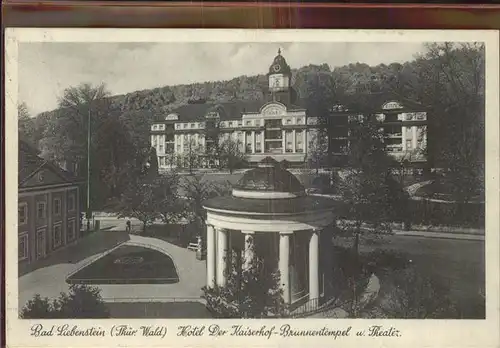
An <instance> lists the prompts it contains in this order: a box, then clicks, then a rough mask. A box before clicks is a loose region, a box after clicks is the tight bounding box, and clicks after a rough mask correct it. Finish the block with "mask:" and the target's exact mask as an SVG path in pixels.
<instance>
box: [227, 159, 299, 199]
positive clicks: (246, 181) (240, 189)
mask: <svg viewBox="0 0 500 348" xmlns="http://www.w3.org/2000/svg"><path fill="white" fill-rule="evenodd" d="M304 195H305V189H304V186H303V185H302V184H301V183H300V181H299V180H298V179H297V177H295V175H293V174H292V173H290V172H289V171H288V170H286V169H282V168H280V167H278V166H265V167H257V168H254V169H251V170H249V171H247V172H246V173H245V174H244V175H243V177H242V178H241V179H240V180H239V181H238V182H237V183H236V185H235V186H234V188H233V196H234V197H240V198H261V199H270V198H271V199H276V198H294V197H301V196H304Z"/></svg>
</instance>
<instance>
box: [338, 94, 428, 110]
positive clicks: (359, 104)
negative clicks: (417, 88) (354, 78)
mask: <svg viewBox="0 0 500 348" xmlns="http://www.w3.org/2000/svg"><path fill="white" fill-rule="evenodd" d="M388 102H398V103H400V104H401V105H402V106H403V108H402V110H404V111H408V110H412V111H425V107H424V106H423V105H421V104H419V103H416V102H412V101H410V100H407V99H406V98H404V97H403V96H400V95H396V94H395V93H392V92H381V93H355V94H353V95H349V96H346V97H344V99H343V100H339V103H340V104H341V105H344V106H346V107H347V108H348V109H349V111H352V112H361V113H366V112H380V111H382V107H383V105H384V104H386V103H388Z"/></svg>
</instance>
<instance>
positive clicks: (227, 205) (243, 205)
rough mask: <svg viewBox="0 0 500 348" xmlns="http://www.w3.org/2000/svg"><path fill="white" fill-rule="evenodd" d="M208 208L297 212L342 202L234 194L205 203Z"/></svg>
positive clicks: (251, 211) (310, 198)
mask: <svg viewBox="0 0 500 348" xmlns="http://www.w3.org/2000/svg"><path fill="white" fill-rule="evenodd" d="M203 205H204V207H205V208H207V209H211V208H212V209H221V210H227V211H234V212H241V213H257V214H269V215H277V214H296V213H307V212H313V211H318V210H329V209H334V208H335V207H337V206H339V205H340V203H339V202H338V201H335V200H333V199H331V198H326V197H316V196H302V197H297V198H285V199H251V198H240V197H233V196H219V197H215V198H212V199H209V200H207V201H205V202H204V203H203Z"/></svg>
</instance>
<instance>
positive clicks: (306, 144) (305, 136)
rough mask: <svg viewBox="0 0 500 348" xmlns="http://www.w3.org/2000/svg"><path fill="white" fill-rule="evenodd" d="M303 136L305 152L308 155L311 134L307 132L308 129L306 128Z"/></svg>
mask: <svg viewBox="0 0 500 348" xmlns="http://www.w3.org/2000/svg"><path fill="white" fill-rule="evenodd" d="M302 132H303V136H302V141H303V142H304V154H306V155H307V151H308V147H309V135H308V134H307V129H304V130H303V131H302Z"/></svg>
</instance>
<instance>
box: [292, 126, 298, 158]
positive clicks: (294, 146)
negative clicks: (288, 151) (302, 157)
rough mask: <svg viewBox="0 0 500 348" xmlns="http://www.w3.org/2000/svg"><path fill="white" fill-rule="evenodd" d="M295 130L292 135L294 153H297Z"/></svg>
mask: <svg viewBox="0 0 500 348" xmlns="http://www.w3.org/2000/svg"><path fill="white" fill-rule="evenodd" d="M295 132H296V131H295V129H294V130H293V133H292V151H293V153H295V152H296V147H297V146H296V137H295Z"/></svg>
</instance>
